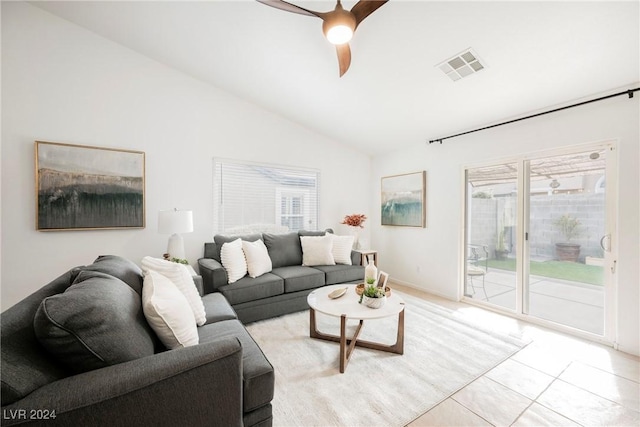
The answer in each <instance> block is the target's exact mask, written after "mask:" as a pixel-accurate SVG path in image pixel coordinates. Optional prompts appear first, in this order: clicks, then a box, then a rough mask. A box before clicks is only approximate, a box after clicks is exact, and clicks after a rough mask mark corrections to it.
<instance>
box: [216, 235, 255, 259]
mask: <svg viewBox="0 0 640 427" xmlns="http://www.w3.org/2000/svg"><path fill="white" fill-rule="evenodd" d="M236 239H240V240H244V241H247V242H255V241H256V240H258V239H262V234H245V235H237V236H225V235H222V234H216V235H215V236H213V241H214V243H215V247H214V248H213V249H214V251H213V259H215V260H216V261H218V262H222V259H221V258H220V249H222V245H224V244H225V243H227V242H233V241H234V240H236Z"/></svg>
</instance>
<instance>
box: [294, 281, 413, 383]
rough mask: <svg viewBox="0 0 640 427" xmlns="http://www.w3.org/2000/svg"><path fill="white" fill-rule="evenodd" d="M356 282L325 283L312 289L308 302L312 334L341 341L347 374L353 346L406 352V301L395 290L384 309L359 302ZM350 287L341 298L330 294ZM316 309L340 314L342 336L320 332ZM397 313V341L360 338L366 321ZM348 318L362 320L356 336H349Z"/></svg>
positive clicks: (342, 366)
mask: <svg viewBox="0 0 640 427" xmlns="http://www.w3.org/2000/svg"><path fill="white" fill-rule="evenodd" d="M355 287H356V285H344V284H343V285H331V286H324V287H322V288H319V289H316V290H315V291H313V292H311V293H310V294H309V296H308V297H307V302H308V303H309V308H310V309H309V316H310V319H309V336H310V337H311V338H317V339H322V340H327V341H334V342H339V343H340V372H341V373H344V371H345V369H346V367H347V363H349V359H350V358H351V354H352V353H353V349H354V348H355V347H356V346H357V347H364V348H370V349H374V350H380V351H386V352H389V353H396V354H403V353H404V301H403V300H402V298H400V297H399V296H398V295H396V293H394V292H392V293H391V296H390V297H388V298H387V302H386V304H385V305H384V306H382V307H381V308H377V309H373V308H369V307H367V306H365V305H363V304H359V303H358V301H359V300H360V296H359V295H358V294H357V293H356V291H355ZM341 288H347V291H346V292H345V294H344V295H343V296H341V297H339V298H336V299H331V298H329V294H330V293H331V292H333V291H335V290H336V289H341ZM316 311H318V312H320V313H324V314H327V315H329V316H335V317H340V336H337V335H331V334H325V333H323V332H320V331H318V329H317V326H316ZM395 315H398V333H397V337H396V342H395V344H392V345H385V344H380V343H376V342H371V341H364V340H359V339H358V336H359V335H360V330H361V329H362V325H363V323H364V321H365V320H370V319H381V318H383V317H389V316H395ZM347 319H357V320H359V321H360V322H359V325H358V328H357V329H356V331H355V333H354V334H353V337H351V338H347V336H346V326H347Z"/></svg>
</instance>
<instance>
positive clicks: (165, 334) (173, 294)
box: [142, 270, 199, 349]
mask: <svg viewBox="0 0 640 427" xmlns="http://www.w3.org/2000/svg"><path fill="white" fill-rule="evenodd" d="M142 310H143V311H144V316H145V317H146V318H147V322H149V326H151V329H153V330H154V332H155V333H156V335H158V338H160V341H162V343H163V344H164V345H165V347H167V348H169V349H174V348H181V347H188V346H190V345H196V344H198V341H199V339H198V328H197V327H196V322H195V319H194V318H193V313H192V312H191V307H189V302H188V301H187V299H186V298H185V296H184V295H182V292H180V291H179V290H178V288H176V286H175V285H174V284H173V283H172V282H171V281H170V280H169V279H167V278H166V277H164V276H163V275H162V274H160V273H157V272H155V271H153V270H149V271H148V272H147V274H146V275H145V277H144V282H143V286H142Z"/></svg>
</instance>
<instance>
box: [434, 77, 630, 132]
mask: <svg viewBox="0 0 640 427" xmlns="http://www.w3.org/2000/svg"><path fill="white" fill-rule="evenodd" d="M639 90H640V88H635V89H629V90H625V91H622V92H618V93H614V94H612V95H607V96H602V97H600V98H596V99H591V100H589V101H583V102H578V103H577V104H572V105H567V106H564V107H560V108H556V109H554V110H549V111H544V112H542V113H537V114H532V115H530V116H525V117H520V118H519V119H513V120H509V121H506V122H502V123H497V124H495V125H491V126H485V127H483V128H478V129H473V130H468V131H466V132H462V133H457V134H455V135H449V136H445V137H443V138H436V139H431V140H429V144H433V143H434V142H439V143H440V144H442V141H444V140H445V139H450V138H455V137H457V136H462V135H467V134H469V133H473V132H479V131H481V130H487V129H491V128H495V127H498V126H503V125H508V124H510V123H515V122H519V121H520V120H526V119H532V118H534V117H539V116H544V115H545V114H550V113H556V112H558V111H562V110H567V109H569V108H573V107H579V106H581V105H585V104H591V103H592V102H597V101H604V100H605V99H609V98H614V97H616V96H621V95H628V96H629V99H631V98H633V92H637V91H639Z"/></svg>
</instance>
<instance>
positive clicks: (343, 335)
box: [340, 314, 364, 374]
mask: <svg viewBox="0 0 640 427" xmlns="http://www.w3.org/2000/svg"><path fill="white" fill-rule="evenodd" d="M363 323H364V320H360V322H359V324H358V329H356V332H355V333H354V334H353V337H351V338H350V339H347V316H345V315H344V314H343V315H342V316H340V373H341V374H344V371H345V369H347V363H349V360H350V359H351V355H352V354H353V349H354V348H356V345H358V336H359V335H360V331H361V330H362V325H363ZM347 344H349V347H347Z"/></svg>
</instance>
